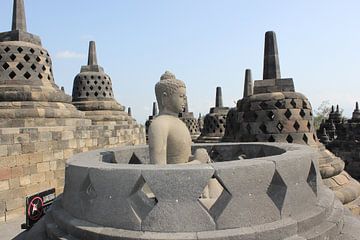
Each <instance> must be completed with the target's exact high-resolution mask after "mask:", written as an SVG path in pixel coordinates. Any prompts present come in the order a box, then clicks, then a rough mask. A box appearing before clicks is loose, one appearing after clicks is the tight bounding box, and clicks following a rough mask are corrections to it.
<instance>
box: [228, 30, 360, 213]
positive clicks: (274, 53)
mask: <svg viewBox="0 0 360 240" xmlns="http://www.w3.org/2000/svg"><path fill="white" fill-rule="evenodd" d="M263 78H264V79H263V80H257V81H255V82H254V89H253V91H251V90H250V89H249V88H251V87H249V86H251V84H250V85H249V84H248V83H247V82H249V81H246V82H245V88H244V92H245V94H244V98H242V99H241V100H239V101H238V102H237V107H236V109H232V110H231V111H230V112H229V114H228V117H227V118H228V123H227V126H229V127H230V129H229V130H227V131H226V135H225V136H224V138H223V141H231V142H234V141H235V142H287V143H297V144H306V145H309V146H312V147H314V148H316V149H317V150H318V151H319V154H320V157H319V160H318V161H319V165H320V172H321V176H322V178H323V179H324V183H325V184H326V185H327V186H329V187H330V188H331V189H332V190H334V191H335V194H336V196H337V197H338V198H339V199H340V200H341V201H342V203H343V204H346V206H347V207H348V208H350V209H351V210H352V211H353V212H355V213H357V212H359V201H360V200H359V195H360V184H359V183H358V182H357V181H356V180H354V179H353V178H351V176H350V175H349V174H347V173H346V172H345V171H343V170H344V165H345V164H344V162H343V161H342V160H341V159H340V158H338V157H336V156H335V155H334V154H332V153H331V152H329V151H328V150H326V149H325V147H324V146H323V145H322V144H321V143H320V142H319V141H318V139H317V136H316V131H315V129H314V123H313V114H312V108H311V104H310V102H309V101H308V99H307V98H306V97H305V96H304V95H303V94H301V93H297V92H295V87H294V84H293V80H292V79H291V78H286V79H283V78H281V76H280V64H279V56H278V48H277V42H276V36H275V33H274V32H267V33H266V34H265V50H264V74H263ZM251 92H253V94H252V95H249V94H247V93H251ZM334 114H335V112H334ZM335 115H336V116H335ZM335 115H334V118H336V119H337V120H339V116H338V114H335ZM339 121H340V120H339Z"/></svg>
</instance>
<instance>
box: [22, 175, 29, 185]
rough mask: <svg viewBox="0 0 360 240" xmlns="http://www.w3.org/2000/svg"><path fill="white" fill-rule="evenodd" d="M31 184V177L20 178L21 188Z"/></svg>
mask: <svg viewBox="0 0 360 240" xmlns="http://www.w3.org/2000/svg"><path fill="white" fill-rule="evenodd" d="M30 183H31V181H30V175H26V176H22V177H20V186H26V185H29V184H30Z"/></svg>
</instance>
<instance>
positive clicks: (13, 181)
mask: <svg viewBox="0 0 360 240" xmlns="http://www.w3.org/2000/svg"><path fill="white" fill-rule="evenodd" d="M9 187H10V189H15V188H19V187H20V178H19V177H17V178H10V179H9ZM16 193H17V194H18V195H19V197H22V196H21V195H22V194H21V192H20V191H16Z"/></svg>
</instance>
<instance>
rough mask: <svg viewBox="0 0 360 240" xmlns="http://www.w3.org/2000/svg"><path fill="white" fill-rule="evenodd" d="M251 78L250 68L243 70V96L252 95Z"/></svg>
mask: <svg viewBox="0 0 360 240" xmlns="http://www.w3.org/2000/svg"><path fill="white" fill-rule="evenodd" d="M253 92H254V88H253V80H252V77H251V69H246V70H245V82H244V95H243V97H248V96H251V95H253Z"/></svg>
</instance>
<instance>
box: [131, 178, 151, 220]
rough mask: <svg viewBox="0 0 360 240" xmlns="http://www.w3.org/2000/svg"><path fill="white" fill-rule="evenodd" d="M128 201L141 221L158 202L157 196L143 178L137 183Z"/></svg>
mask: <svg viewBox="0 0 360 240" xmlns="http://www.w3.org/2000/svg"><path fill="white" fill-rule="evenodd" d="M128 201H129V203H130V205H131V207H132V209H133V211H134V213H135V214H136V215H137V216H138V217H139V218H140V219H144V218H145V217H146V216H147V215H148V213H149V212H150V211H151V210H152V209H153V208H154V207H155V205H156V204H157V202H158V200H157V198H156V196H155V194H154V193H153V191H152V190H151V188H150V187H149V185H148V184H147V183H146V181H145V179H144V178H143V177H142V176H140V178H139V180H138V181H137V182H136V184H135V186H134V189H133V191H132V193H131V194H130V197H129V198H128Z"/></svg>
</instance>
